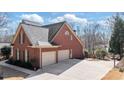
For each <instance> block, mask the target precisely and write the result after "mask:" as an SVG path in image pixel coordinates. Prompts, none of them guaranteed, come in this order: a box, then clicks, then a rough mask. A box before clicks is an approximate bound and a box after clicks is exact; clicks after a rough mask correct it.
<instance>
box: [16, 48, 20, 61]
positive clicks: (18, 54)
mask: <svg viewBox="0 0 124 93" xmlns="http://www.w3.org/2000/svg"><path fill="white" fill-rule="evenodd" d="M16 56H17V60H19V56H20V53H19V49H18V48H17V55H16Z"/></svg>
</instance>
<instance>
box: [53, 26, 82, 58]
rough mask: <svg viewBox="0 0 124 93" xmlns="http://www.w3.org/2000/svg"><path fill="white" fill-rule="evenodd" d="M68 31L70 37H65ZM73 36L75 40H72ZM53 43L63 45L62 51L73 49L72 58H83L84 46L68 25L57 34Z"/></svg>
mask: <svg viewBox="0 0 124 93" xmlns="http://www.w3.org/2000/svg"><path fill="white" fill-rule="evenodd" d="M66 31H68V32H69V35H65V32H66ZM71 36H72V38H73V39H72V40H71ZM52 43H54V44H57V45H62V47H61V48H60V49H68V48H70V49H72V58H83V46H82V45H81V44H80V43H79V41H78V40H77V39H76V37H75V36H74V34H72V32H71V31H70V29H69V28H68V26H67V25H66V24H64V26H63V27H62V29H60V32H59V33H57V35H56V36H55V38H54V39H53V42H52Z"/></svg>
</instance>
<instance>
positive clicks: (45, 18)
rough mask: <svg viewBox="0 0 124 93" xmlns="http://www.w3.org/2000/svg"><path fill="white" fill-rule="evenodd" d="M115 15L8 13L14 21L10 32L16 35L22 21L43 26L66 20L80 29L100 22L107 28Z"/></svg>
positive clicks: (98, 13)
mask: <svg viewBox="0 0 124 93" xmlns="http://www.w3.org/2000/svg"><path fill="white" fill-rule="evenodd" d="M114 14H115V13H113V12H8V16H9V19H10V20H11V21H12V22H11V23H10V24H9V26H10V27H11V28H12V29H13V32H10V31H9V30H8V31H9V32H10V33H13V34H14V33H15V31H16V28H17V26H18V23H19V22H20V21H21V20H22V19H26V20H30V21H36V22H39V23H41V24H43V25H44V24H50V23H56V22H60V21H64V20H66V21H67V22H69V23H73V24H74V25H75V26H76V25H78V26H79V27H80V28H81V26H83V25H85V24H87V23H90V22H98V23H100V24H101V25H103V26H106V24H105V20H106V19H107V18H109V17H111V16H112V15H114Z"/></svg>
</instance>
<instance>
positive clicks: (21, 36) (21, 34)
mask: <svg viewBox="0 0 124 93" xmlns="http://www.w3.org/2000/svg"><path fill="white" fill-rule="evenodd" d="M20 39H21V42H20V44H23V33H22V32H21V33H20Z"/></svg>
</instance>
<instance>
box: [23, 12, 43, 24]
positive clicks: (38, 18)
mask: <svg viewBox="0 0 124 93" xmlns="http://www.w3.org/2000/svg"><path fill="white" fill-rule="evenodd" d="M21 18H22V19H25V20H29V21H34V22H38V23H41V24H43V23H44V19H43V17H41V16H39V15H38V14H23V15H21Z"/></svg>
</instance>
